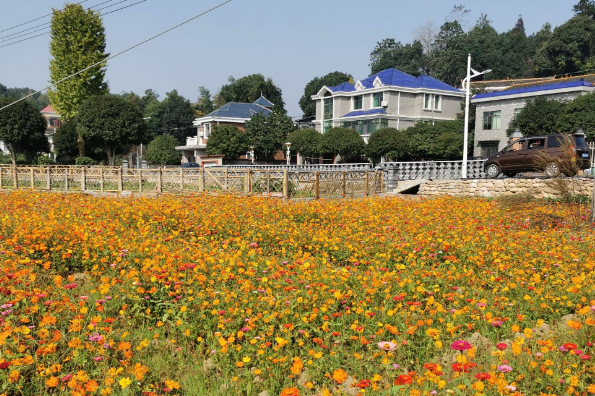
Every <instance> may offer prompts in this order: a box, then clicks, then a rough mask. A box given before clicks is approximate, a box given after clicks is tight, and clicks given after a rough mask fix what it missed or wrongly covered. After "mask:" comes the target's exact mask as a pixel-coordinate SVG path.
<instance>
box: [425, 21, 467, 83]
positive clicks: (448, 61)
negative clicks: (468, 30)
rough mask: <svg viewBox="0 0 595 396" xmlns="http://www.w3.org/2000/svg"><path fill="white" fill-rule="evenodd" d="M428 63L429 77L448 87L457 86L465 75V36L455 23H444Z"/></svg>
mask: <svg viewBox="0 0 595 396" xmlns="http://www.w3.org/2000/svg"><path fill="white" fill-rule="evenodd" d="M435 47H436V49H435V50H434V52H433V53H432V59H431V61H430V65H431V66H430V67H431V75H432V76H433V77H435V78H437V79H438V80H441V81H444V82H445V83H447V84H450V85H453V86H454V85H457V84H458V83H459V82H460V81H461V79H462V78H464V77H465V76H466V74H467V64H466V63H465V59H467V54H468V53H469V52H468V51H467V35H466V34H465V32H464V31H463V28H462V27H461V25H460V24H459V22H457V21H452V22H446V23H444V24H443V25H442V26H441V28H440V32H439V33H438V36H437V37H436V43H435Z"/></svg>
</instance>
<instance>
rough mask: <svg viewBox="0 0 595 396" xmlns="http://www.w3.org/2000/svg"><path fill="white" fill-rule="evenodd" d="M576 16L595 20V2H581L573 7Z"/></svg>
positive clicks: (588, 0) (586, 0) (591, 0)
mask: <svg viewBox="0 0 595 396" xmlns="http://www.w3.org/2000/svg"><path fill="white" fill-rule="evenodd" d="M572 11H574V14H575V15H580V16H587V17H589V18H591V19H593V18H595V1H593V0H579V2H578V3H577V4H575V5H574V6H573V7H572Z"/></svg>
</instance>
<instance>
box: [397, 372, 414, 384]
mask: <svg viewBox="0 0 595 396" xmlns="http://www.w3.org/2000/svg"><path fill="white" fill-rule="evenodd" d="M412 382H413V378H411V377H410V376H408V375H407V374H403V375H399V376H398V377H397V379H396V380H395V385H409V384H410V383H412Z"/></svg>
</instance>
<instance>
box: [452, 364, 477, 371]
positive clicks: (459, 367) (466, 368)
mask: <svg viewBox="0 0 595 396" xmlns="http://www.w3.org/2000/svg"><path fill="white" fill-rule="evenodd" d="M475 366H477V365H476V364H475V363H465V364H463V363H455V364H453V365H452V366H451V369H452V371H456V372H457V373H461V372H463V371H464V372H466V373H468V372H469V369H471V368H473V367H475Z"/></svg>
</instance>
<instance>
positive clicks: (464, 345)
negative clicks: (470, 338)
mask: <svg viewBox="0 0 595 396" xmlns="http://www.w3.org/2000/svg"><path fill="white" fill-rule="evenodd" d="M471 348H473V345H471V344H470V343H468V342H467V341H462V340H459V341H455V342H453V343H452V344H450V349H452V350H453V351H466V350H468V349H471Z"/></svg>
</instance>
